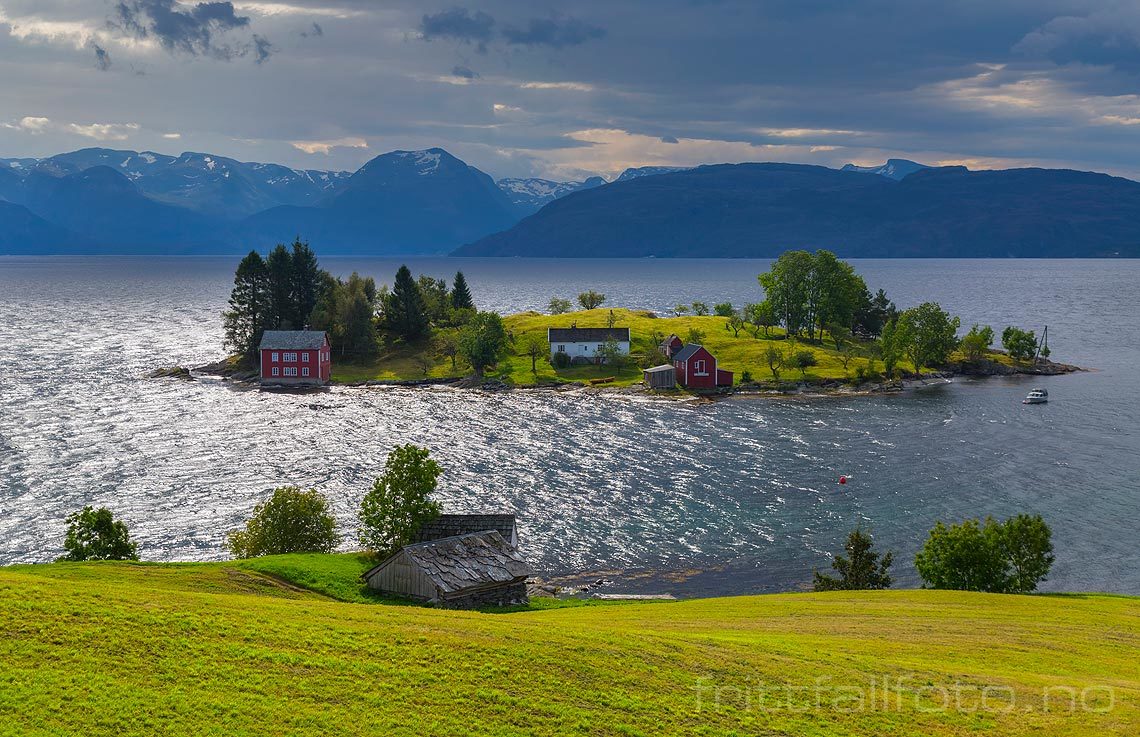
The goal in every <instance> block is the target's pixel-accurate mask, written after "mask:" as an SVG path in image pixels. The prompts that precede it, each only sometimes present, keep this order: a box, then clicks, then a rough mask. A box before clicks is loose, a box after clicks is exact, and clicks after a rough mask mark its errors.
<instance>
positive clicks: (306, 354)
mask: <svg viewBox="0 0 1140 737" xmlns="http://www.w3.org/2000/svg"><path fill="white" fill-rule="evenodd" d="M301 362H302V363H308V362H309V352H308V351H305V352H304V353H302V354H301Z"/></svg>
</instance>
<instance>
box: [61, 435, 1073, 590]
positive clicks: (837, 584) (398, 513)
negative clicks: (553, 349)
mask: <svg viewBox="0 0 1140 737" xmlns="http://www.w3.org/2000/svg"><path fill="white" fill-rule="evenodd" d="M442 474H443V468H442V467H441V466H440V465H439V464H438V463H437V462H436V461H435V460H433V459H432V458H431V454H430V452H429V450H428V449H427V448H421V447H418V446H416V445H413V444H405V445H400V446H397V447H395V448H393V449H392V451H391V452H390V453H389V454H388V458H387V460H386V461H385V463H384V470H383V472H382V473H381V474H380V475H379V476H377V477H376V479H375V480H374V481H373V483H372V486H371V487H370V488H369V489H368V490H367V491H366V492H365V493H364V495H363V496H362V497H361V500H360V503H359V507H358V511H357V521H358V530H357V542H358V544H359V546H360V549H362V550H364V551H365V552H367V553H369V554H370V555H371V556H373V557H374V558H377V559H383V558H385V557H387V556H390V555H392V554H394V553H395V552H397V551H399V550H400V548H402V547H403V546H404V545H407V544H409V543H411V542H413V541H414V540H415V537H416V534H417V532H418V531H419V530H420V529H421V528H422V527H423V526H424V525H425V524H428V523H429V522H431V521H432V520H434V519H436V518H437V517H438V516H439V515H440V513H441V505H440V504H439V502H438V501H435V500H433V499H432V495H433V494H434V493H435V491H436V487H437V485H438V481H439V477H440V476H441V475H442ZM67 522H68V529H67V533H66V537H65V539H64V549H65V551H66V553H67V554H66V555H65V556H64V557H62V558H60V560H64V561H84V560H138V546H137V544H136V543H135V542H134V541H133V540H131V538H130V532H129V530H128V529H127V526H126V524H124V523H123V522H122V521H121V520H116V519H115V518H114V516H113V515H112V513H111V512H110V511H109V510H108V509H106V508H99V509H95V508H92V507H90V506H88V507H84V508H83V509H82V510H80V511H79V512H76V513H74V514H72V515H70V516H69V517H68V519H67ZM340 543H341V536H340V534H339V533H338V532H337V522H336V519H335V518H334V517H333V515H332V513H331V511H330V508H329V503H328V500H327V499H326V498H325V497H324V495H322V494H321V493H320V492H318V491H317V490H316V489H309V490H303V489H301V488H300V487H298V486H283V487H279V488H276V489H274V490H273V491H272V493H271V494H270V496H269V498H268V499H266V500H265V501H263V502H260V503H258V504H257V505H256V506H255V507H254V509H253V514H252V516H251V517H250V519H249V520H248V521H247V522H246V523H245V525H244V526H243V527H241V528H240V529H237V530H233V531H231V532H230V533H229V534H228V535H227V539H226V544H225V548H226V550H227V551H228V552H229V553H230V554H231V555H232V556H233V557H235V558H255V557H261V556H266V555H282V554H287V553H332V552H333V551H335V550H336V548H337V547H338V546H339V545H340ZM873 545H874V544H873V541H872V538H871V536H870V534H869V533H867V532H865V531H864V530H863V529H862V528H857V529H855V530H854V531H852V532H851V534H850V535H849V536H848V537H847V541H846V543H845V545H844V553H842V554H837V555H835V556H834V558H833V559H832V563H831V565H832V568H833V569H834V571H835V575H832V574H827V573H822V572H820V571H814V572H813V587H814V589H815V590H816V591H835V590H861V589H886V588H890V586H891V584H892V578H891V575H890V568H891V565H892V564H893V558H894V556H893V554H892V553H890V552H888V553H885V554H880V553H878V552H876V551H875V550H874V549H873ZM1054 559H1055V558H1054V555H1053V542H1052V531H1051V530H1050V528H1049V525H1048V524H1046V522H1045V520H1044V519H1043V518H1042V517H1041V516H1040V515H1029V514H1018V515H1016V516H1013V517H1010V518H1008V519H1006V520H1004V521H1001V522H999V521H996V520H994V519H992V518H989V517H987V518H986V519H985V520H984V521H982V520H977V519H968V520H965V521H963V522H961V523H959V524H953V525H946V524H944V523H942V522H937V523H936V524H935V526H934V528H933V529H931V530H930V533H929V535H928V537H927V539H926V541H925V543H924V544H923V546H922V549H921V550H920V551H919V552H918V554H917V555H916V556H915V559H914V566H915V569H916V570H917V571H918V575H919V577H920V579H921V580H922V586H923V588H931V589H955V590H961V591H985V592H991V593H1016V594H1024V593H1030V592H1033V591H1036V590H1037V586H1038V585H1039V584H1040V582H1042V581H1044V580H1045V579H1046V577H1047V576H1048V574H1049V570H1050V569H1051V567H1052V565H1053V562H1054Z"/></svg>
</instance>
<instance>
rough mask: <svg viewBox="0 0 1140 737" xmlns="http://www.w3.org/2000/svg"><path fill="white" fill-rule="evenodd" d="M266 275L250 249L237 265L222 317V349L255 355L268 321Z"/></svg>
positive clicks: (258, 255) (261, 260)
mask: <svg viewBox="0 0 1140 737" xmlns="http://www.w3.org/2000/svg"><path fill="white" fill-rule="evenodd" d="M268 289H269V274H268V271H267V270H266V267H265V261H264V260H263V259H262V258H261V254H259V253H258V252H257V251H250V252H249V253H248V254H247V255H246V257H245V258H243V259H242V260H241V263H240V264H238V267H237V272H236V273H235V274H234V289H233V291H232V292H231V293H230V309H229V311H228V312H226V313H225V314H224V315H223V316H222V317H223V322H224V325H225V333H226V348H228V349H229V350H231V351H233V352H234V353H237V354H238V355H241V356H245V357H247V358H253V357H255V356H256V355H257V345H258V343H260V342H261V334H262V332H264V331H265V328H266V323H267V322H268V320H269V292H268Z"/></svg>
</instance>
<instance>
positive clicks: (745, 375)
mask: <svg viewBox="0 0 1140 737" xmlns="http://www.w3.org/2000/svg"><path fill="white" fill-rule="evenodd" d="M740 383H741V384H750V383H752V372H750V371H744V372H742V373H741V374H740Z"/></svg>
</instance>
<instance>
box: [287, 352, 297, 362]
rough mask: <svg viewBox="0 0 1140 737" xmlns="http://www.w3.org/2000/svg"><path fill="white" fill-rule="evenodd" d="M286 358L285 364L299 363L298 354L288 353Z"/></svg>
mask: <svg viewBox="0 0 1140 737" xmlns="http://www.w3.org/2000/svg"><path fill="white" fill-rule="evenodd" d="M284 358H285V363H297V354H296V353H286V354H285V356H284Z"/></svg>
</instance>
